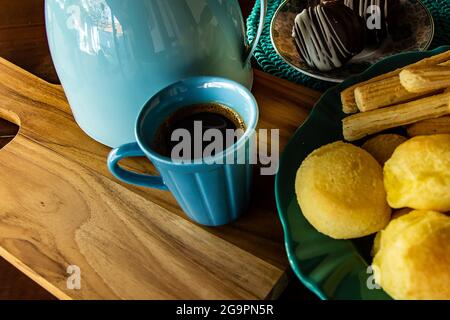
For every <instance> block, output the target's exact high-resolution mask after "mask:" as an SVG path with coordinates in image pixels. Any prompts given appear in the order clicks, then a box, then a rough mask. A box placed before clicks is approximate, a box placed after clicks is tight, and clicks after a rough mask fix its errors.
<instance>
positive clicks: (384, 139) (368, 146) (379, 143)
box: [362, 134, 407, 165]
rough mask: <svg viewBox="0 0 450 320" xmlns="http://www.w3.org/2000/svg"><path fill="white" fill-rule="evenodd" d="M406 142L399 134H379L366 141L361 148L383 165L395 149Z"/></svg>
mask: <svg viewBox="0 0 450 320" xmlns="http://www.w3.org/2000/svg"><path fill="white" fill-rule="evenodd" d="M406 140H407V139H406V138H405V137H403V136H401V135H399V134H380V135H377V136H375V137H373V138H371V139H369V140H367V141H366V142H365V143H364V144H363V146H362V148H363V149H364V150H366V151H367V152H369V153H370V154H371V155H372V156H373V157H374V158H375V159H376V160H377V161H378V162H379V163H380V164H381V165H384V164H385V162H386V161H388V160H389V159H390V157H391V156H392V154H393V153H394V151H395V149H396V148H397V147H398V146H399V145H401V144H402V143H404V142H405V141H406Z"/></svg>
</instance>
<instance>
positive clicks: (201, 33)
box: [45, 0, 266, 147]
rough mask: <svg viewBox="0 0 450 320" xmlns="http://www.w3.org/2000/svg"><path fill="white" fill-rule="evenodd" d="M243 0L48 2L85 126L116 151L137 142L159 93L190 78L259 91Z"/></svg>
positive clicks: (61, 68)
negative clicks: (147, 108) (140, 120)
mask: <svg viewBox="0 0 450 320" xmlns="http://www.w3.org/2000/svg"><path fill="white" fill-rule="evenodd" d="M260 1H261V8H263V10H261V23H260V30H259V32H258V37H257V38H256V39H255V42H254V43H252V44H250V45H248V44H247V43H246V37H245V25H244V21H243V18H242V12H241V9H240V7H239V3H238V1H237V0H46V1H45V2H46V26H47V36H48V40H49V45H50V49H51V53H52V57H53V61H54V64H55V66H56V69H57V72H58V75H59V78H60V80H61V83H62V85H63V87H64V90H65V92H66V95H67V98H68V100H69V103H70V106H71V108H72V112H73V114H74V116H75V119H76V121H77V123H78V124H79V125H80V127H81V128H82V129H83V130H84V131H85V132H86V133H87V134H88V135H90V136H91V137H92V138H94V139H95V140H97V141H99V142H101V143H103V144H106V145H108V146H111V147H117V146H119V145H122V144H124V143H128V142H133V141H135V137H134V124H135V121H136V118H137V115H138V113H139V112H140V110H141V109H142V106H143V105H144V103H145V102H146V101H148V100H149V98H150V97H152V96H153V95H154V94H155V93H156V92H158V91H159V90H161V89H162V88H164V87H166V86H168V85H169V84H171V83H174V82H176V81H177V80H180V79H184V78H188V77H191V76H199V75H202V76H219V77H224V78H229V79H232V80H235V81H237V82H239V83H241V84H243V85H244V86H246V87H248V88H250V87H251V86H252V80H253V73H252V70H251V66H250V61H249V60H250V57H251V55H252V53H253V50H254V47H255V45H256V43H257V41H258V39H259V36H260V35H261V32H262V26H263V19H264V16H265V11H266V0H260Z"/></svg>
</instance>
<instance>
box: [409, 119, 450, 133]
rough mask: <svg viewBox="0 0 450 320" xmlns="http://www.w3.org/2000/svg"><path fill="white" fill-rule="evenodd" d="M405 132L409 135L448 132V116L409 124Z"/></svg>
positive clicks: (449, 121) (449, 123) (449, 124)
mask: <svg viewBox="0 0 450 320" xmlns="http://www.w3.org/2000/svg"><path fill="white" fill-rule="evenodd" d="M407 132H408V136H410V137H415V136H426V135H433V134H444V133H445V134H450V116H445V117H440V118H436V119H429V120H424V121H420V122H417V123H415V124H413V125H411V126H409V127H408V129H407Z"/></svg>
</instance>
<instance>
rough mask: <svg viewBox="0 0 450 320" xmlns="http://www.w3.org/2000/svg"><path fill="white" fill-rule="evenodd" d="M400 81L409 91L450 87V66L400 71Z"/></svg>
mask: <svg viewBox="0 0 450 320" xmlns="http://www.w3.org/2000/svg"><path fill="white" fill-rule="evenodd" d="M400 83H401V84H402V86H403V87H404V88H405V89H406V90H407V91H409V92H413V93H418V94H420V93H424V92H427V91H433V90H439V89H444V88H448V87H450V67H443V66H431V67H423V68H411V69H406V70H403V71H402V72H400Z"/></svg>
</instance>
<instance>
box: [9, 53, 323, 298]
mask: <svg viewBox="0 0 450 320" xmlns="http://www.w3.org/2000/svg"><path fill="white" fill-rule="evenodd" d="M254 94H255V96H256V98H257V100H258V103H259V105H260V109H261V121H260V127H261V128H266V129H272V128H279V129H280V130H281V131H280V136H281V148H283V147H284V145H285V144H286V142H287V141H288V139H289V137H290V136H291V135H292V134H293V133H294V131H295V129H296V128H297V127H298V126H299V125H300V124H301V123H302V122H303V121H304V120H305V118H306V116H307V115H308V113H309V111H310V108H311V107H312V105H313V104H314V102H315V101H316V100H317V99H318V97H319V94H318V93H317V92H314V91H312V90H309V89H306V88H304V87H301V86H297V85H295V84H292V83H289V82H287V81H283V80H280V79H277V78H275V77H272V76H269V75H267V74H264V73H261V72H256V78H255V88H254ZM0 118H4V119H6V120H9V121H11V122H14V123H16V124H18V125H19V126H20V130H19V133H18V135H17V136H16V137H15V138H14V140H13V141H12V142H11V143H9V144H8V145H7V146H6V147H4V148H3V149H2V150H0V255H1V256H3V257H4V258H5V259H6V260H8V261H9V262H11V263H12V264H13V265H14V266H15V267H17V268H18V269H20V270H21V271H23V272H24V273H25V274H27V275H28V276H29V277H30V278H32V279H33V280H34V281H36V282H37V283H39V284H40V285H41V286H43V287H44V288H45V289H46V290H48V291H49V292H51V293H52V294H53V295H55V296H56V297H58V298H60V299H266V298H272V297H276V296H277V295H278V294H279V293H280V292H281V290H282V289H283V286H284V285H285V284H286V271H287V270H288V261H287V258H286V254H285V250H284V245H283V235H282V229H281V225H280V222H279V220H278V217H277V212H276V207H275V199H274V194H273V189H274V188H273V182H274V178H273V177H255V180H256V181H255V190H254V192H253V195H252V196H253V200H252V205H251V209H250V210H249V212H248V213H246V214H245V215H244V216H243V217H242V218H241V219H240V220H239V221H237V222H236V223H234V224H233V225H230V226H226V227H220V228H205V227H201V226H198V225H196V224H194V223H192V222H190V221H189V220H187V219H186V218H185V217H184V214H183V212H182V211H181V209H180V208H179V207H178V205H177V204H176V202H175V200H174V198H173V197H172V196H171V195H170V193H168V192H163V191H157V190H152V189H144V188H138V187H134V186H129V185H125V184H122V183H120V182H118V181H117V180H116V179H114V178H113V177H112V176H111V174H110V173H109V172H108V170H107V167H106V164H105V160H106V157H107V154H108V152H109V151H110V149H109V148H107V147H105V146H103V145H100V144H99V143H97V142H95V141H93V140H92V139H90V138H89V137H87V136H86V135H85V134H84V133H83V132H82V131H81V129H79V127H78V126H77V125H76V123H75V122H74V120H73V117H72V114H71V112H70V108H69V105H68V103H67V100H66V97H65V95H64V92H63V90H62V88H61V87H60V86H56V85H51V84H49V83H47V82H45V81H43V80H41V79H39V78H36V77H35V76H33V75H31V74H29V73H27V72H26V71H24V70H22V69H20V68H18V67H16V66H15V65H13V64H11V63H9V62H7V61H6V60H2V59H0ZM125 166H127V167H129V168H131V169H134V170H137V171H140V172H150V173H155V172H154V169H153V168H152V167H151V166H150V165H149V164H148V162H146V161H145V160H143V159H138V160H135V161H129V162H127V163H125ZM74 265H75V266H78V267H79V268H80V271H81V289H80V290H70V289H68V287H67V279H68V277H69V276H70V274H68V267H69V266H74Z"/></svg>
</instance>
